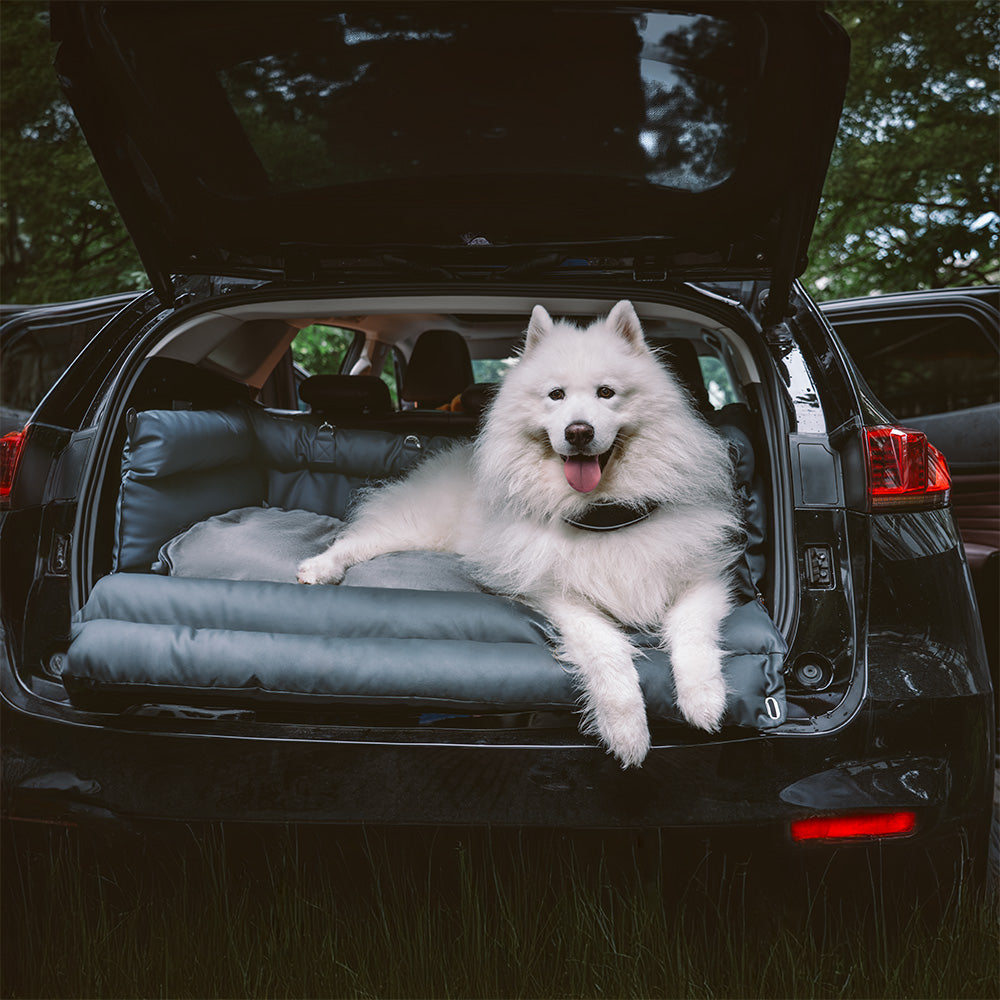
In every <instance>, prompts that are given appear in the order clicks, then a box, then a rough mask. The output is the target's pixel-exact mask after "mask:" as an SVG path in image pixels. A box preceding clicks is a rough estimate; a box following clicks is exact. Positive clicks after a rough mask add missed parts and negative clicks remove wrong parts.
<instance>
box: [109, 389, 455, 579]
mask: <svg viewBox="0 0 1000 1000" xmlns="http://www.w3.org/2000/svg"><path fill="white" fill-rule="evenodd" d="M450 443H451V442H450V439H448V438H445V437H439V436H438V437H432V436H417V435H412V434H411V435H399V434H392V433H389V432H387V431H379V430H370V429H360V430H342V429H339V428H333V427H330V426H329V425H325V426H317V425H316V423H315V422H311V421H303V420H300V419H296V418H291V417H283V416H281V415H277V414H273V413H269V412H267V411H264V410H257V409H253V408H250V407H233V408H231V409H228V410H144V411H142V412H139V413H132V414H131V415H130V418H129V421H128V440H127V442H126V446H125V451H124V454H123V457H122V483H121V488H120V489H119V493H118V502H117V507H116V512H115V525H116V530H115V543H114V550H113V552H112V569H113V570H115V571H116V572H122V571H125V572H146V571H148V570H149V568H150V567H151V566H152V564H153V562H154V561H155V559H156V557H157V553H158V552H159V549H160V546H161V545H163V544H164V543H165V542H167V541H168V540H169V539H171V538H173V537H174V536H175V535H177V534H179V533H180V532H181V531H184V530H185V529H186V528H189V527H190V526H191V525H192V524H195V523H196V522H198V521H202V520H204V519H205V518H208V517H211V516H213V515H215V514H221V513H223V512H225V511H228V510H233V509H235V508H238V507H255V506H260V505H261V504H263V503H264V502H265V501H266V502H267V503H268V504H270V505H271V506H272V507H281V508H284V509H286V510H308V511H313V512H315V513H320V514H327V515H329V516H332V517H343V516H344V513H345V512H346V510H347V506H348V503H349V501H350V498H351V495H352V494H353V492H354V491H355V490H356V489H357V488H358V487H359V486H361V485H363V484H364V483H366V482H371V481H373V480H377V479H384V478H387V477H392V476H396V475H401V474H402V473H404V472H405V471H406V470H407V469H409V468H411V467H412V466H413V465H414V464H415V463H416V462H417V460H418V459H419V458H420V457H421V456H422V455H424V454H427V453H429V452H430V451H434V450H437V449H439V448H442V447H446V446H448V445H449V444H450Z"/></svg>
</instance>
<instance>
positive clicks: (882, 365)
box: [835, 316, 1000, 420]
mask: <svg viewBox="0 0 1000 1000" xmlns="http://www.w3.org/2000/svg"><path fill="white" fill-rule="evenodd" d="M835 325H836V327H837V332H838V333H839V334H840V337H841V339H842V340H843V342H844V345H845V346H846V347H847V349H848V351H850V353H851V355H852V357H853V358H854V361H855V363H856V364H857V366H858V368H859V369H860V370H861V374H862V375H864V377H865V380H866V381H867V382H868V384H869V385H870V386H871V388H872V391H873V392H874V393H875V395H876V396H877V397H878V399H879V401H880V402H882V403H883V404H884V405H885V406H886V407H888V409H889V410H890V412H891V413H892V414H893V416H895V417H896V418H897V419H900V420H902V419H905V418H907V417H916V416H920V415H921V414H925V413H946V412H948V411H951V410H960V409H965V408H967V407H971V406H981V405H984V404H986V403H995V402H997V400H998V398H1000V393H998V389H1000V364H998V352H997V346H996V342H995V341H993V340H991V339H990V337H989V336H987V334H986V332H985V331H984V330H983V329H982V327H980V325H979V324H978V323H976V322H974V321H973V320H971V319H970V318H968V317H966V316H937V317H934V316H930V317H928V316H922V317H916V318H915V317H904V318H898V317H897V318H888V319H875V320H870V321H865V322H857V323H852V322H849V321H847V322H844V321H841V322H839V323H838V322H835Z"/></svg>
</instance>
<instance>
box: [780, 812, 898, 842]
mask: <svg viewBox="0 0 1000 1000" xmlns="http://www.w3.org/2000/svg"><path fill="white" fill-rule="evenodd" d="M916 826H917V814H916V813H914V812H889V813H856V814H854V815H853V816H811V817H810V818H809V819H797V820H794V821H793V822H792V840H858V839H861V840H863V839H865V838H872V837H902V836H905V835H906V834H908V833H913V831H914V830H915V829H916Z"/></svg>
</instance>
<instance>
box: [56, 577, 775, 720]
mask: <svg viewBox="0 0 1000 1000" xmlns="http://www.w3.org/2000/svg"><path fill="white" fill-rule="evenodd" d="M179 622H183V624H177V623H179ZM551 639H552V635H551V626H550V625H549V624H548V623H547V621H546V620H545V619H544V618H543V617H542V616H540V615H538V614H537V613H536V612H534V611H532V610H531V609H529V608H527V607H525V606H524V605H522V604H519V603H517V602H515V601H512V600H509V599H507V598H503V597H497V596H495V595H492V594H481V593H471V592H469V593H455V592H451V593H444V594H443V593H437V592H433V591H415V590H393V589H376V588H367V587H300V586H297V585H295V584H284V583H265V582H259V581H247V580H239V581H233V580H199V579H182V578H176V577H159V576H153V575H143V574H129V575H127V576H120V575H112V576H108V577H105V578H104V579H102V580H100V581H99V582H98V584H97V586H96V587H95V588H94V590H93V592H92V593H91V596H90V599H89V600H88V601H87V603H86V605H85V606H84V608H83V609H82V611H81V612H80V614H79V615H78V619H77V623H76V625H75V626H74V639H73V642H72V645H71V646H70V649H69V652H68V653H67V655H66V657H65V660H64V667H63V680H64V682H65V684H66V687H67V690H68V691H69V692H70V695H71V697H72V698H73V699H74V700H75V701H76V702H77V703H78V704H81V705H83V706H85V707H100V706H101V704H102V703H103V704H107V703H108V699H109V697H110V698H113V699H116V700H117V701H118V702H119V703H120V702H121V701H122V700H125V701H126V702H131V703H141V702H170V701H175V702H176V701H179V702H181V703H184V704H191V703H192V702H194V701H197V702H199V703H201V704H210V705H215V706H220V705H222V706H231V705H240V704H253V703H262V702H263V703H277V702H283V703H292V704H299V705H303V706H308V705H313V706H318V705H329V704H345V703H363V704H367V705H395V706H409V707H413V708H420V707H424V708H427V709H429V710H437V709H442V708H443V709H448V710H456V711H488V710H510V711H518V710H527V709H543V710H544V709H555V710H559V709H571V708H574V707H575V706H576V705H577V691H576V688H575V685H574V682H573V678H572V675H571V674H570V672H569V671H568V670H567V669H566V668H565V667H564V666H562V665H561V664H560V663H559V662H558V661H557V660H555V659H554V658H553V656H552V648H551V645H550V642H551ZM638 642H639V643H640V645H645V648H644V649H643V655H640V656H638V657H637V658H636V666H637V668H638V670H639V673H640V678H641V682H642V687H643V691H644V694H645V697H646V704H647V708H648V711H649V715H650V716H651V717H652V718H654V719H670V720H679V719H680V715H679V713H678V711H677V708H676V706H675V704H674V701H675V698H674V687H673V682H672V678H671V673H670V669H669V657H668V656H667V654H666V653H664V652H663V651H662V650H659V649H656V648H655V643H654V641H653V640H652V638H649V637H647V638H646V639H643V638H642V637H639V639H638ZM723 643H724V645H725V648H728V649H734V650H739V652H734V653H732V654H731V655H729V656H727V657H726V661H725V668H724V669H725V673H726V681H727V686H728V687H729V689H730V695H729V703H728V708H727V715H726V723H727V724H728V725H735V726H746V727H753V728H756V729H768V728H771V727H773V726H776V725H778V724H780V723H781V722H782V721H784V717H785V697H784V682H783V676H782V672H781V665H782V660H783V654H784V651H785V646H784V641H783V640H782V637H781V635H780V633H778V631H777V630H776V629H775V627H774V625H773V624H772V622H771V620H770V618H769V617H768V615H767V613H766V612H765V611H764V609H763V608H762V607H761V606H760V605H758V604H757V603H755V602H750V603H748V604H744V605H742V606H740V607H738V608H736V609H735V610H734V611H733V612H732V613H731V614H730V616H729V617H728V618H727V619H726V621H725V623H724V625H723Z"/></svg>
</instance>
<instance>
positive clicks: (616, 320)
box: [607, 299, 646, 351]
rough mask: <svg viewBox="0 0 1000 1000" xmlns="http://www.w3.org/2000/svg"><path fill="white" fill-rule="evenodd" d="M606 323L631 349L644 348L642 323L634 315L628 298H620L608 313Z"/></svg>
mask: <svg viewBox="0 0 1000 1000" xmlns="http://www.w3.org/2000/svg"><path fill="white" fill-rule="evenodd" d="M607 324H608V326H609V327H610V328H611V329H612V330H614V332H615V333H617V334H618V336H619V337H621V338H622V339H623V340H624V341H625V342H626V343H627V344H628V345H629V347H631V348H632V349H633V350H635V351H644V350H645V349H646V341H645V338H644V337H643V335H642V324H641V323H640V322H639V317H638V316H637V315H636V312H635V306H633V305H632V303H631V302H629V300H628V299H622V300H621V302H619V303H617V304H616V305H615V306H614V308H613V309H612V310H611V312H609V313H608V319H607Z"/></svg>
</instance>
